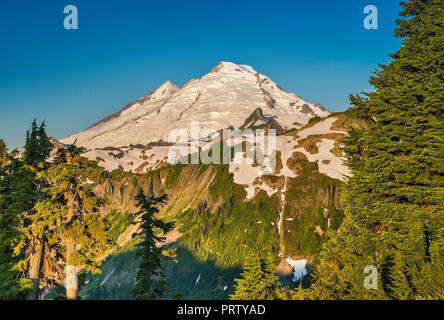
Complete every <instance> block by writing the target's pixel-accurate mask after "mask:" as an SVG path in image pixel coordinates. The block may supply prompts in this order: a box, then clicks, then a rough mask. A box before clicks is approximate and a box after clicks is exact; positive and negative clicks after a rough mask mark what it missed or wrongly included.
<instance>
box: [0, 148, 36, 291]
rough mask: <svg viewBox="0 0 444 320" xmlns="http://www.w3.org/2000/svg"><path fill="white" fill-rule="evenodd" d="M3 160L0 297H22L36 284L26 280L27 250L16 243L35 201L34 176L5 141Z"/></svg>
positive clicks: (1, 152)
mask: <svg viewBox="0 0 444 320" xmlns="http://www.w3.org/2000/svg"><path fill="white" fill-rule="evenodd" d="M0 159H2V162H1V164H0V299H22V298H24V297H25V294H26V292H28V291H29V290H30V289H31V287H32V283H31V281H30V280H28V279H26V271H27V270H26V263H23V262H24V261H25V256H24V253H23V252H22V251H20V250H18V251H14V246H15V244H16V242H17V241H18V239H19V238H20V236H21V235H20V232H19V230H18V229H19V226H20V224H22V223H23V215H22V214H23V212H26V211H29V210H31V209H32V207H33V204H34V198H33V194H34V192H35V184H34V181H33V177H34V175H33V173H32V172H31V171H30V170H28V169H27V168H26V167H25V166H23V163H22V162H21V161H19V160H18V159H15V158H13V157H12V156H11V155H10V154H8V153H7V152H6V148H5V145H4V143H3V141H0ZM21 262H22V263H21Z"/></svg>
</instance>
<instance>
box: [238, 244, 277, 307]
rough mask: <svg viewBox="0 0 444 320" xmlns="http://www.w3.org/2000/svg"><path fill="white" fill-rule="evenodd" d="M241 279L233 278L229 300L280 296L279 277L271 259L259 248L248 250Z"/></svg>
mask: <svg viewBox="0 0 444 320" xmlns="http://www.w3.org/2000/svg"><path fill="white" fill-rule="evenodd" d="M249 251H250V252H249V254H248V255H247V259H246V262H245V269H244V271H243V272H242V273H241V276H242V278H241V279H235V281H236V282H237V285H235V286H234V287H235V292H234V294H232V295H230V299H231V300H277V299H280V298H281V288H280V284H279V278H278V277H277V276H276V275H275V274H274V271H275V265H274V263H273V260H272V259H270V257H269V256H268V255H267V254H266V253H265V252H263V251H261V250H249Z"/></svg>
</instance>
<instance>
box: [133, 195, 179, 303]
mask: <svg viewBox="0 0 444 320" xmlns="http://www.w3.org/2000/svg"><path fill="white" fill-rule="evenodd" d="M166 200H167V196H166V194H164V195H162V196H160V197H155V196H152V195H150V196H148V197H147V196H146V195H145V194H144V192H143V190H142V189H141V190H139V193H138V194H137V196H136V201H137V206H138V207H139V208H140V211H139V212H138V214H139V215H140V233H139V234H137V235H134V237H140V242H139V243H138V244H137V251H136V256H137V257H141V261H140V264H139V269H138V271H137V275H136V285H135V286H134V288H133V289H132V290H131V293H132V294H133V296H134V298H135V299H137V300H155V299H159V298H161V297H162V296H163V295H164V294H165V293H166V292H167V290H168V287H167V286H168V282H167V280H166V279H165V270H164V267H163V264H162V263H163V262H164V260H165V259H167V258H168V257H174V256H175V252H174V251H172V250H166V249H165V246H164V245H163V243H164V242H165V239H166V238H165V237H164V236H161V235H159V234H157V232H161V233H163V234H164V235H165V234H167V233H168V232H169V231H171V230H172V228H173V223H172V222H168V223H166V222H164V221H162V220H161V219H157V218H156V216H155V215H156V213H158V212H159V206H163V205H164V204H165V203H166Z"/></svg>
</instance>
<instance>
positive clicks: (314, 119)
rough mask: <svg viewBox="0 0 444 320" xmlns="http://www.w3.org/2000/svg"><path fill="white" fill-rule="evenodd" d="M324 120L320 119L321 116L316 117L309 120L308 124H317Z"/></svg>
mask: <svg viewBox="0 0 444 320" xmlns="http://www.w3.org/2000/svg"><path fill="white" fill-rule="evenodd" d="M321 119H322V118H321V117H320V116H314V117H311V118H310V119H309V120H308V123H309V124H310V123H315V122H318V121H319V120H321Z"/></svg>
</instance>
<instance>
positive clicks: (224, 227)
mask: <svg viewBox="0 0 444 320" xmlns="http://www.w3.org/2000/svg"><path fill="white" fill-rule="evenodd" d="M217 170H218V171H217V174H216V177H215V179H214V182H213V184H212V185H211V187H210V193H211V195H212V196H214V197H216V198H220V199H221V200H222V204H221V206H219V207H217V209H215V210H214V212H211V211H210V210H209V208H208V207H207V204H206V203H205V202H202V203H200V204H199V205H198V207H197V208H196V209H190V210H187V211H183V212H182V213H180V214H178V216H177V222H178V223H181V224H182V226H181V228H180V230H179V231H180V232H181V233H184V236H182V237H181V238H180V243H181V244H182V245H184V246H185V247H186V248H188V249H189V250H191V251H192V252H193V253H194V254H195V255H196V256H197V257H198V258H199V259H201V260H202V261H206V260H210V261H213V262H214V263H215V264H216V265H217V266H222V267H235V266H241V265H242V264H243V263H244V261H245V257H246V254H247V251H246V248H245V247H244V246H243V245H247V246H250V247H253V246H255V245H258V243H262V244H263V246H264V250H265V251H266V252H268V253H269V254H270V255H274V256H276V257H277V254H278V244H279V240H278V235H277V232H276V227H275V226H273V225H272V224H271V222H276V220H277V218H278V206H279V200H278V198H277V197H276V196H274V197H273V198H272V199H271V200H270V199H269V198H268V196H267V195H266V194H265V192H262V193H261V194H259V195H257V196H256V197H255V198H254V199H253V200H252V201H250V202H245V201H244V197H245V195H244V194H245V193H244V192H245V191H244V190H243V188H242V186H239V185H236V184H234V182H233V178H232V175H231V174H230V173H229V172H228V165H219V166H218V168H217Z"/></svg>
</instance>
